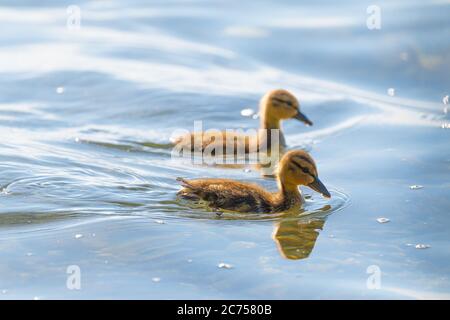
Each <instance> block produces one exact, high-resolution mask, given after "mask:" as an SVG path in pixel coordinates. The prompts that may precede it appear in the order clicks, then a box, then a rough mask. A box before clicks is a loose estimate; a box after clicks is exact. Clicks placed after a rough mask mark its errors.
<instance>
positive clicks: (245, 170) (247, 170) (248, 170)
mask: <svg viewBox="0 0 450 320" xmlns="http://www.w3.org/2000/svg"><path fill="white" fill-rule="evenodd" d="M244 172H245V173H249V172H252V170H250V169H248V168H246V169H244Z"/></svg>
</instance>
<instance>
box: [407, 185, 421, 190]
mask: <svg viewBox="0 0 450 320" xmlns="http://www.w3.org/2000/svg"><path fill="white" fill-rule="evenodd" d="M409 188H410V189H411V190H418V189H422V188H423V186H421V185H419V184H415V185H412V186H410V187H409Z"/></svg>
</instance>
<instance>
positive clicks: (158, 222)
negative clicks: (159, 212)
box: [155, 219, 166, 224]
mask: <svg viewBox="0 0 450 320" xmlns="http://www.w3.org/2000/svg"><path fill="white" fill-rule="evenodd" d="M155 223H157V224H165V223H166V222H165V221H164V220H159V219H157V220H155Z"/></svg>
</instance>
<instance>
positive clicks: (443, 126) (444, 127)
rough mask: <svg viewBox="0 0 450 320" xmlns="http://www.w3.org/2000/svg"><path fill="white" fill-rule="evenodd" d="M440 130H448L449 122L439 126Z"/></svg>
mask: <svg viewBox="0 0 450 320" xmlns="http://www.w3.org/2000/svg"><path fill="white" fill-rule="evenodd" d="M441 128H442V129H450V122H448V123H443V124H442V125H441Z"/></svg>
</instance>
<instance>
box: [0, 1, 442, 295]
mask: <svg viewBox="0 0 450 320" xmlns="http://www.w3.org/2000/svg"><path fill="white" fill-rule="evenodd" d="M372 4H374V3H372V2H370V1H346V2H340V3H339V6H337V5H336V4H335V2H333V1H325V0H321V1H314V2H313V3H310V2H303V1H273V0H271V1H268V0H267V1H252V2H249V1H234V0H231V1H195V0H192V1H180V0H178V1H150V2H146V3H145V4H144V3H142V1H130V0H129V1H125V0H123V1H120V0H117V1H70V2H69V1H40V2H39V3H37V2H35V1H9V0H1V1H0V30H1V32H0V137H1V140H0V248H1V249H0V299H15V298H24V299H33V298H37V299H51V298H63V299H70V298H163V299H166V298H185V299H187V298H188V299H198V298H254V299H258V298H267V299H281V298H283V299H300V298H306V299H318V298H351V299H355V298H372V299H378V298H406V299H422V298H425V299H426V298H447V299H448V298H450V279H449V275H450V272H449V271H450V267H449V262H450V249H449V240H450V233H449V225H450V216H449V214H450V212H449V211H450V170H449V169H450V148H449V134H450V125H449V123H450V116H449V113H448V112H447V111H448V110H447V109H446V108H447V107H448V105H445V104H444V102H445V99H444V97H445V96H446V95H448V94H449V93H450V72H449V71H450V54H449V52H450V42H449V39H450V20H449V15H450V2H449V1H448V0H434V1H426V2H424V1H406V0H405V1H378V2H377V3H376V5H378V6H379V8H380V9H381V29H379V30H369V29H368V28H367V26H366V20H367V18H368V17H369V16H370V14H368V13H367V12H366V10H367V7H369V6H370V5H372ZM70 6H72V7H70ZM73 6H75V7H73ZM68 8H69V9H68ZM78 9H79V10H80V11H79V13H80V18H81V20H80V22H81V24H80V28H77V25H76V24H75V25H74V24H72V22H73V17H74V13H75V15H76V13H77V12H78V11H77V10H78ZM274 88H286V89H289V90H291V91H292V92H293V93H295V94H296V95H297V96H298V97H299V99H300V103H301V105H302V110H303V111H304V113H305V114H307V115H308V117H309V118H310V119H312V120H313V121H314V124H315V125H314V126H313V127H310V128H306V127H304V126H303V125H301V124H299V123H297V122H295V121H287V122H285V124H284V128H285V135H286V138H287V143H288V145H289V147H290V148H303V149H306V150H308V151H310V152H311V154H312V155H313V156H314V158H315V159H316V160H317V163H318V168H319V171H320V176H321V179H322V181H323V182H324V183H325V184H326V185H327V186H328V187H329V188H330V189H331V191H332V195H333V198H332V199H331V200H325V199H322V198H320V196H318V195H317V194H314V193H312V191H310V190H308V189H304V190H303V191H304V193H305V194H306V196H307V198H308V201H307V203H306V206H305V212H303V213H299V214H298V215H296V216H283V215H281V216H268V217H260V216H244V217H235V218H234V219H233V217H229V216H227V217H216V216H215V214H214V213H211V212H208V211H207V210H205V209H203V208H194V207H188V206H186V205H185V204H183V203H180V202H178V201H177V200H176V196H175V195H176V192H177V190H178V189H179V186H178V185H177V183H176V181H175V178H176V177H177V176H183V177H190V178H195V177H227V178H236V179H241V180H247V181H252V182H257V183H260V184H262V185H264V186H266V187H267V188H269V189H272V190H274V189H275V188H276V187H275V183H274V181H273V180H270V179H262V178H261V177H260V175H259V173H258V172H256V171H248V170H247V171H243V170H241V169H236V170H230V169H223V168H211V167H205V166H192V165H191V164H189V163H186V162H185V161H183V160H181V159H171V157H170V148H169V147H168V146H167V143H168V142H169V139H170V137H171V134H172V133H173V132H174V131H175V130H177V129H180V128H183V129H188V130H192V129H193V123H194V121H195V120H203V125H204V127H205V128H254V127H257V126H258V120H256V119H253V118H252V117H243V116H241V110H242V109H245V108H252V109H254V110H257V106H258V101H259V99H260V97H261V96H262V95H263V94H264V93H265V92H266V91H267V90H269V89H274ZM389 88H392V89H393V90H391V91H390V93H391V94H388V90H389ZM443 99H444V100H443ZM411 186H419V187H417V188H415V187H412V188H411ZM379 218H387V219H389V222H387V223H386V222H385V221H386V220H384V221H383V220H379V221H380V222H379V221H377V219H379ZM381 222H384V223H381ZM70 265H77V266H79V268H80V270H81V290H69V289H68V288H67V286H66V281H67V277H68V274H67V268H68V266H70ZM370 266H375V267H372V268H369V267H370ZM368 268H369V271H371V270H375V269H377V268H379V270H380V271H381V278H380V279H381V283H380V288H379V289H375V290H374V289H370V286H369V287H368V286H367V281H368V279H369V281H370V279H371V278H369V277H370V276H371V275H372V274H370V273H367V270H368ZM373 268H375V269H373Z"/></svg>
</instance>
